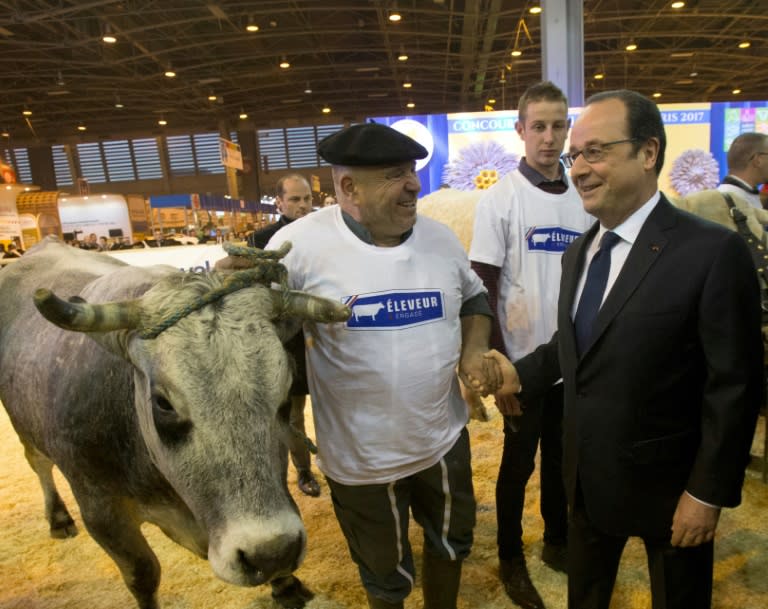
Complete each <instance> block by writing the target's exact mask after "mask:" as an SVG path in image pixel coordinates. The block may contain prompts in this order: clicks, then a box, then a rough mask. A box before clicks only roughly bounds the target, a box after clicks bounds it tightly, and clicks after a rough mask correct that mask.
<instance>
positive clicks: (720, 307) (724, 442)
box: [671, 233, 765, 547]
mask: <svg viewBox="0 0 768 609" xmlns="http://www.w3.org/2000/svg"><path fill="white" fill-rule="evenodd" d="M698 314H699V326H698V329H699V337H700V342H701V345H702V349H703V351H704V357H705V365H706V367H707V381H706V386H705V391H704V397H703V401H702V416H701V426H702V429H701V443H700V445H699V450H698V453H697V455H696V460H695V461H694V464H693V469H692V471H691V474H690V476H689V479H688V485H687V487H686V490H685V491H684V492H683V494H682V495H681V497H680V500H679V501H678V504H677V508H676V510H675V513H674V516H673V519H672V539H671V543H672V545H675V546H683V547H686V546H695V545H699V544H701V543H705V542H708V541H711V540H712V539H713V537H714V534H715V529H716V527H717V522H718V518H719V515H720V508H719V507H718V506H722V507H734V506H736V505H738V504H739V503H740V500H741V487H742V484H743V482H744V470H745V469H746V466H747V463H748V461H749V449H750V447H751V445H752V437H753V435H754V431H755V424H756V421H757V412H758V410H759V408H760V405H761V404H763V403H764V400H765V378H764V374H765V373H764V368H763V345H762V338H761V328H760V322H761V309H760V296H759V287H758V283H757V278H756V274H755V270H754V266H753V264H752V262H751V257H750V254H749V250H748V249H747V247H746V244H745V243H744V242H743V241H742V240H741V238H740V237H739V236H738V235H737V234H735V233H734V234H733V235H730V236H729V237H728V239H727V241H726V243H725V245H724V247H723V248H722V252H721V253H720V255H719V256H718V258H717V259H716V261H715V263H714V264H713V265H712V267H711V269H710V272H709V276H708V278H707V281H706V283H705V286H704V290H703V292H702V295H701V300H700V303H699V310H698Z"/></svg>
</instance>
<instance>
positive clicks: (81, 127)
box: [77, 123, 88, 131]
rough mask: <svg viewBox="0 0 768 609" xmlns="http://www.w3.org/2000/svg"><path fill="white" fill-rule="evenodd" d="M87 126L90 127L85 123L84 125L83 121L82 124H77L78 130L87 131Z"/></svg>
mask: <svg viewBox="0 0 768 609" xmlns="http://www.w3.org/2000/svg"><path fill="white" fill-rule="evenodd" d="M87 128H88V127H86V126H85V125H83V124H82V123H81V124H80V125H78V126H77V130H78V131H85V130H86V129H87Z"/></svg>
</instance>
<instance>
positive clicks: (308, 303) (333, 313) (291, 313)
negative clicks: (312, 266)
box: [269, 290, 352, 323]
mask: <svg viewBox="0 0 768 609" xmlns="http://www.w3.org/2000/svg"><path fill="white" fill-rule="evenodd" d="M269 293H270V296H271V297H272V302H273V303H274V304H275V311H277V312H278V316H279V317H299V318H301V319H307V320H310V321H317V322H320V323H331V322H334V321H347V319H349V316H350V315H351V314H352V311H351V309H350V308H349V307H348V306H346V305H343V304H341V303H340V302H334V301H333V300H329V299H328V298H321V297H319V296H312V295H311V294H307V293H306V292H297V291H294V290H283V291H281V290H270V291H269Z"/></svg>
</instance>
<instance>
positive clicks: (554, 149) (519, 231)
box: [469, 82, 594, 609]
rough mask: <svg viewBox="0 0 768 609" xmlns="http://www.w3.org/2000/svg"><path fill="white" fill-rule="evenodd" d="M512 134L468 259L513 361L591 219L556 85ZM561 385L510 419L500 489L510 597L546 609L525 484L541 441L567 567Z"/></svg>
mask: <svg viewBox="0 0 768 609" xmlns="http://www.w3.org/2000/svg"><path fill="white" fill-rule="evenodd" d="M518 111H519V118H518V122H517V124H516V130H517V133H518V134H519V136H520V138H521V139H522V140H523V142H524V143H525V156H524V157H523V159H522V160H521V161H520V166H519V167H518V169H516V170H515V171H513V172H511V173H509V174H507V175H506V176H504V177H503V178H502V179H501V180H500V181H499V182H498V183H497V184H495V185H494V186H492V187H491V188H490V189H489V190H488V192H487V193H486V194H485V195H483V197H482V198H481V199H480V201H479V202H478V205H477V211H476V214H475V226H474V233H473V239H472V246H471V248H470V252H469V257H470V259H471V261H472V268H473V269H474V270H475V271H476V272H477V274H478V275H479V276H480V277H481V278H482V280H483V282H484V283H485V286H486V288H487V289H488V295H489V299H490V301H491V307H492V308H493V310H494V313H496V319H497V320H498V324H496V325H494V328H493V331H492V338H491V345H492V346H493V347H494V348H495V349H498V350H499V351H501V352H502V353H504V354H505V355H507V357H509V358H510V359H511V360H512V361H515V360H516V359H518V358H519V357H521V356H523V355H525V354H527V353H529V352H530V351H532V350H533V349H534V348H535V347H536V346H538V345H539V344H541V343H545V342H547V341H548V340H549V339H550V337H551V336H552V334H553V333H554V331H555V329H556V313H557V296H558V288H559V285H560V256H561V255H562V253H563V252H564V251H565V249H566V247H567V246H568V245H569V244H570V243H571V242H572V241H573V240H574V239H576V237H578V236H579V235H580V234H581V233H582V232H584V231H585V230H586V229H587V228H588V227H589V226H590V225H591V224H592V223H593V222H594V219H593V218H592V217H591V216H589V215H588V214H587V213H586V212H584V209H583V207H582V204H581V199H580V198H579V195H578V193H577V192H576V189H575V188H574V187H573V186H572V185H571V184H570V182H569V180H568V177H567V176H566V173H565V168H564V167H563V164H562V163H561V161H560V155H561V154H562V152H563V147H564V145H565V140H566V138H567V136H568V128H569V119H568V101H567V99H566V97H565V95H564V94H563V92H562V91H561V90H560V89H559V88H557V87H556V86H555V85H554V84H552V83H551V82H542V83H539V84H536V85H534V86H532V87H530V88H529V89H528V90H527V91H526V92H525V93H524V94H523V95H522V97H521V98H520V102H519V108H518ZM562 417H563V390H562V384H561V383H558V384H555V385H553V386H552V388H551V390H550V391H549V392H548V393H547V394H546V395H545V396H543V398H542V399H540V400H537V401H536V402H532V403H526V404H523V410H522V414H521V415H520V416H517V417H505V423H504V449H503V453H502V459H501V466H500V468H499V478H498V481H497V485H496V518H497V526H498V533H497V539H498V551H499V574H500V578H501V581H502V583H503V584H504V589H505V591H506V592H507V594H508V596H509V597H510V598H511V599H512V600H513V601H515V602H516V603H517V604H518V605H520V606H521V607H524V608H526V609H543V607H544V602H543V601H542V599H541V597H540V595H539V593H538V591H537V590H536V588H535V586H534V585H533V583H532V582H531V580H530V577H529V575H528V569H527V566H526V562H525V557H524V554H523V540H522V535H523V529H522V517H523V506H524V502H525V486H526V484H527V482H528V479H529V478H530V476H531V473H532V472H533V470H534V460H535V457H536V450H537V447H538V446H539V444H540V445H541V471H540V477H541V496H540V503H541V514H542V517H543V518H544V546H543V550H542V559H543V560H544V562H545V563H546V564H548V565H549V566H550V567H551V568H553V569H555V570H559V571H565V569H566V567H565V563H566V539H567V528H568V523H567V505H566V498H565V491H564V489H563V481H562V463H561V461H562V441H561V436H562Z"/></svg>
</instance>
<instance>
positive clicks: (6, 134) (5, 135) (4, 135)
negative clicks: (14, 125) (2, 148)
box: [0, 131, 11, 137]
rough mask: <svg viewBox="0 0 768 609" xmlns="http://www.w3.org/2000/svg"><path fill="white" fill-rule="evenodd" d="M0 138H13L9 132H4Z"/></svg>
mask: <svg viewBox="0 0 768 609" xmlns="http://www.w3.org/2000/svg"><path fill="white" fill-rule="evenodd" d="M0 137H11V134H10V133H8V132H7V131H3V132H2V133H0Z"/></svg>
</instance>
